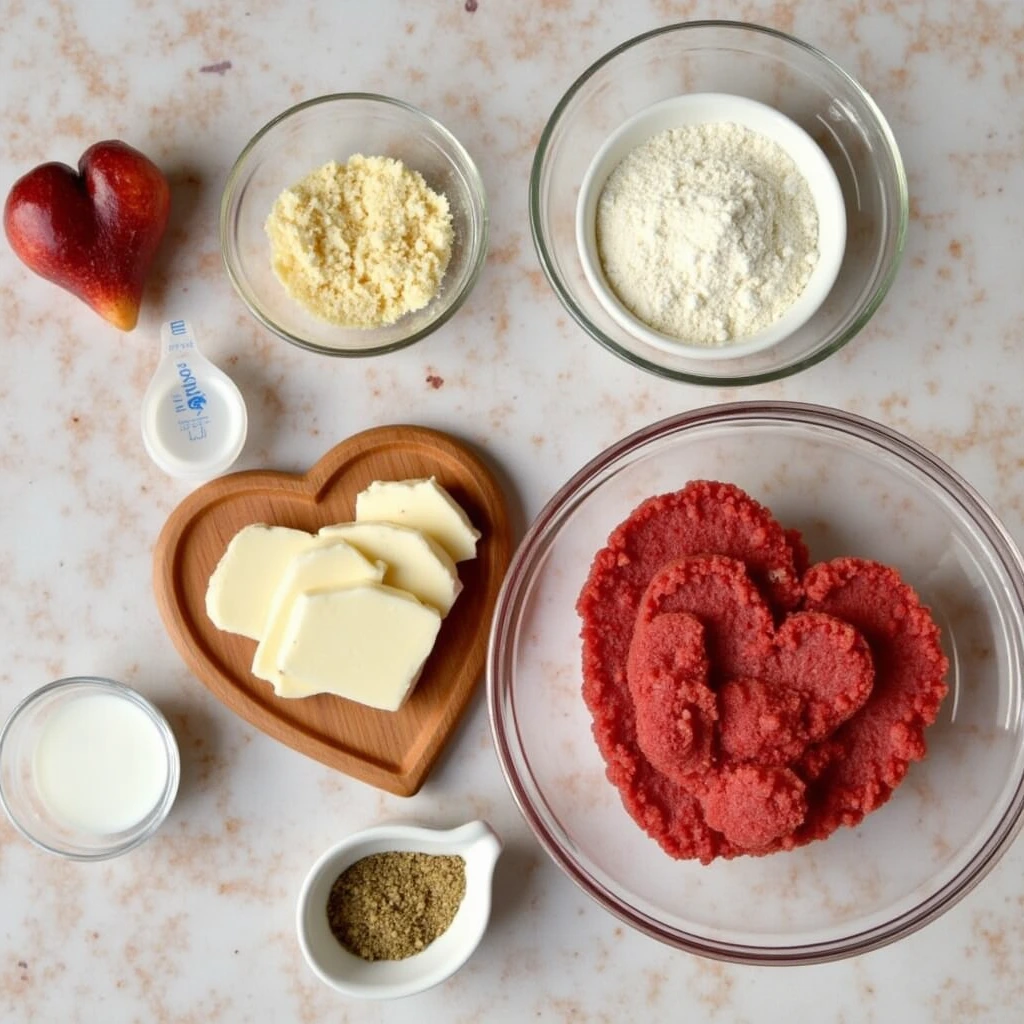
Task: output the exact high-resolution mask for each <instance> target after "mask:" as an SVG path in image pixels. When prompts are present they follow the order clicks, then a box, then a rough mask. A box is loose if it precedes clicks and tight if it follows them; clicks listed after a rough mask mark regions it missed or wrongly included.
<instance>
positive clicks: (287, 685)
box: [278, 583, 441, 711]
mask: <svg viewBox="0 0 1024 1024" xmlns="http://www.w3.org/2000/svg"><path fill="white" fill-rule="evenodd" d="M440 628H441V616H440V615H439V614H438V613H437V611H436V610H435V609H434V608H431V607H429V606H428V605H425V604H421V603H420V602H419V601H417V600H416V598H414V597H413V596H412V595H411V594H406V593H404V592H403V591H401V590H395V589H394V588H393V587H386V586H383V585H382V584H380V583H357V584H354V585H352V586H348V587H343V588H341V589H339V590H327V591H318V592H315V593H311V594H299V595H298V596H297V597H296V599H295V601H294V603H293V605H292V610H291V614H290V615H289V617H288V623H287V626H286V628H285V632H284V637H283V639H282V642H281V652H280V656H279V660H278V669H279V671H280V674H281V685H280V690H279V693H280V696H282V697H308V696H310V695H311V694H314V693H333V694H337V695H338V696H339V697H346V698H348V699H349V700H354V701H358V702H359V703H360V704H366V705H368V706H369V707H371V708H378V709H380V710H381V711H397V710H398V709H399V708H400V707H401V706H402V704H404V703H405V700H406V698H407V697H408V696H409V694H410V693H411V692H412V689H413V687H414V686H415V685H416V681H417V680H418V679H419V675H420V672H421V670H422V669H423V664H424V662H425V661H426V660H427V657H428V656H429V654H430V651H431V649H432V648H433V646H434V640H435V639H436V638H437V631H438V630H439V629H440Z"/></svg>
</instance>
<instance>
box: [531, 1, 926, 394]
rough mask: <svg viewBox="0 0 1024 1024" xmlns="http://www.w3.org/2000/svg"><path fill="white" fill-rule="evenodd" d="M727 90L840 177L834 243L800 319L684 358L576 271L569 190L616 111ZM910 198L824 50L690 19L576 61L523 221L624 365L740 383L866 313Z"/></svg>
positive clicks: (584, 319)
mask: <svg viewBox="0 0 1024 1024" xmlns="http://www.w3.org/2000/svg"><path fill="white" fill-rule="evenodd" d="M689 93H728V94H732V95H735V96H742V97H747V98H749V99H752V100H756V101H758V102H760V103H764V104H766V105H768V106H770V107H773V108H774V109H775V110H777V111H779V112H780V113H782V114H784V115H785V116H786V117H788V118H789V119H790V120H792V121H794V122H795V123H796V124H797V125H799V126H800V127H801V128H803V129H804V130H805V131H806V132H807V133H808V134H809V135H810V136H811V138H812V139H814V141H815V142H816V143H817V144H818V146H819V147H820V149H821V150H822V152H824V154H825V156H826V158H827V159H828V161H829V163H830V164H831V165H832V168H833V170H834V171H835V173H836V176H837V178H838V179H839V185H840V188H841V189H842V192H843V198H844V203H845V209H846V251H845V255H844V258H843V262H842V265H841V267H840V270H839V274H838V277H837V278H836V281H835V284H834V286H833V287H832V289H831V291H830V292H829V294H828V297H827V298H826V299H825V301H824V302H823V303H822V305H821V306H820V307H819V308H818V310H817V311H816V312H815V314H814V315H813V316H812V317H810V318H809V319H808V320H807V321H805V323H804V324H803V326H802V327H800V328H798V329H797V330H795V331H794V332H793V333H792V334H790V335H789V336H788V337H787V338H785V339H784V340H782V341H780V342H778V343H777V344H775V345H773V346H772V347H771V348H768V349H766V350H763V351H757V352H751V353H749V354H747V355H744V356H742V357H740V358H733V359H729V358H721V359H694V358H693V357H692V356H691V355H689V354H687V353H686V352H679V353H672V352H671V351H665V350H662V349H658V348H655V347H652V346H651V345H650V344H647V343H645V342H644V341H643V340H642V339H641V338H638V337H637V336H636V335H635V334H634V333H632V332H630V331H628V330H627V329H626V328H625V327H624V326H623V325H622V324H621V323H619V322H617V321H616V319H615V318H614V317H612V316H611V315H610V314H609V313H608V311H607V310H606V309H605V308H604V306H603V305H602V303H601V302H600V301H599V300H598V298H597V296H596V295H595V294H594V291H593V289H592V288H591V287H590V284H589V283H588V281H587V277H586V274H585V273H584V269H583V265H582V261H581V259H580V254H579V248H578V246H577V241H576V225H575V218H574V211H575V209H576V205H577V196H578V193H579V190H580V187H581V185H582V183H583V181H584V178H585V176H586V174H587V170H588V168H589V167H590V165H591V162H592V161H593V159H594V156H595V154H596V153H597V152H598V151H599V150H600V149H601V147H602V146H603V145H604V143H605V141H606V139H607V138H608V137H609V136H610V135H611V134H612V133H613V132H615V131H616V130H617V129H618V128H619V127H620V125H622V124H623V123H624V122H626V121H627V120H629V118H631V117H633V116H634V115H636V114H637V113H639V112H640V111H643V110H645V109H646V108H648V107H650V106H652V105H653V104H656V103H659V102H661V101H663V100H666V99H670V98H674V97H677V96H680V95H685V94H689ZM908 213H909V200H908V196H907V180H906V174H905V172H904V169H903V162H902V160H901V158H900V154H899V150H898V148H897V146H896V141H895V139H894V138H893V135H892V132H891V130H890V128H889V125H888V124H887V123H886V120H885V118H884V116H883V115H882V113H881V111H880V110H879V109H878V107H877V106H876V105H875V102H874V101H873V100H872V98H871V97H870V96H869V95H868V94H867V93H866V92H865V91H864V90H863V89H862V88H861V87H860V85H858V84H857V82H856V81H854V79H852V78H851V77H850V76H849V75H848V74H847V73H846V72H845V71H843V70H842V68H840V67H839V66H838V65H837V64H836V63H834V62H833V61H832V60H830V59H829V58H828V57H826V56H825V55H824V54H823V53H821V52H819V51H818V50H816V49H814V48H813V47H811V46H808V45H807V44H806V43H802V42H800V41H799V40H797V39H794V38H792V37H791V36H788V35H785V34H784V33H782V32H777V31H775V30H773V29H769V28H763V27H760V26H756V25H747V24H743V23H739V22H727V21H695V22H684V23H682V24H677V25H670V26H668V27H666V28H661V29H656V30H655V31H653V32H648V33H646V34H644V35H641V36H637V37H636V38H634V39H631V40H629V41H628V42H626V43H623V44H622V45H621V46H618V47H616V48H615V49H614V50H612V51H611V52H609V53H608V54H606V55H605V56H603V57H602V58H601V59H600V60H598V61H597V62H596V63H595V64H594V65H592V66H591V67H590V68H588V69H587V70H586V71H585V72H584V73H583V74H582V75H581V76H580V77H579V78H578V79H577V80H576V81H575V82H574V83H573V84H572V86H571V87H570V88H569V90H568V92H566V94H565V95H564V96H563V97H562V99H561V100H560V101H559V102H558V105H557V106H556V107H555V109H554V112H553V113H552V115H551V117H550V119H549V120H548V123H547V125H546V126H545V128H544V131H543V133H542V135H541V139H540V143H539V145H538V147H537V153H536V155H535V157H534V161H533V169H532V172H531V175H530V227H531V230H532V233H533V240H534V245H535V246H536V249H537V255H538V257H539V259H540V262H541V266H542V267H543V269H544V273H545V274H546V275H547V278H548V280H549V281H550V283H551V286H552V287H553V288H554V290H555V293H556V295H557V296H558V298H559V300H560V301H561V302H562V303H563V305H564V306H565V308H566V309H567V310H568V312H569V313H570V314H571V315H572V317H573V318H574V319H575V320H576V321H577V323H579V324H580V326H581V327H582V328H583V329H584V330H585V331H586V332H587V333H588V334H589V335H590V336H591V337H593V338H594V339H595V340H596V341H598V342H600V343H601V344H602V345H604V346H605V347H606V348H608V349H609V350H610V351H612V352H614V353H615V354H616V355H618V356H620V357H622V358H623V359H625V360H626V361H627V362H629V363H632V364H633V365H634V366H637V367H640V368H641V369H643V370H647V371H649V372H651V373H655V374H658V375H659V376H662V377H668V378H671V379H674V380H680V381H686V382H688V383H691V384H706V385H716V386H723V385H746V384H756V383H760V382H763V381H768V380H775V379H778V378H781V377H786V376H789V375H790V374H793V373H798V372H799V371H800V370H804V369H806V368H807V367H809V366H812V365H814V364H815V363H817V362H819V361H820V360H822V359H824V358H826V357H827V356H829V355H831V354H832V353H833V352H835V351H837V350H838V349H839V348H841V347H842V346H843V345H845V344H846V343H847V342H848V341H849V340H850V339H851V338H853V337H854V335H856V334H857V332H858V331H860V329H861V328H862V327H863V326H864V325H865V324H866V323H867V322H868V320H869V319H870V318H871V316H872V315H873V314H874V312H875V310H876V309H878V307H879V305H880V304H881V302H882V300H883V298H884V297H885V295H886V293H887V292H888V290H889V287H890V285H891V284H892V282H893V280H894V278H895V276H896V271H897V269H898V267H899V263H900V259H901V257H902V254H903V246H904V240H905V237H906V231H907V220H908Z"/></svg>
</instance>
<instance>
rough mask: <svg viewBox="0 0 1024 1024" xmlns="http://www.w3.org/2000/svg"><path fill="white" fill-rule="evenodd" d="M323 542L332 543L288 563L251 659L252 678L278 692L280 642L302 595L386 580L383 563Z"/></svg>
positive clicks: (347, 547)
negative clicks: (295, 605)
mask: <svg viewBox="0 0 1024 1024" xmlns="http://www.w3.org/2000/svg"><path fill="white" fill-rule="evenodd" d="M321 540H323V541H326V540H331V541H333V543H325V544H324V546H322V547H314V548H310V549H309V550H307V551H303V552H301V553H300V554H298V555H296V556H295V557H294V558H292V560H291V562H289V563H288V566H287V568H286V569H285V570H284V573H283V574H282V576H281V580H280V582H279V583H278V585H277V590H275V591H274V596H273V598H272V599H271V602H270V613H269V615H268V616H267V625H266V629H265V630H264V633H263V639H262V640H260V642H259V646H257V648H256V654H255V656H254V657H253V660H252V673H253V675H254V676H258V677H259V678H260V679H265V680H266V681H267V682H268V683H273V684H274V689H275V690H280V688H281V677H280V674H279V673H278V671H277V660H278V656H279V654H280V651H281V641H282V639H283V638H284V632H285V628H286V627H287V625H288V618H289V616H290V615H291V610H292V606H293V605H294V604H295V599H296V598H297V597H298V596H299V594H302V593H309V592H313V591H317V590H333V589H336V588H338V587H344V586H347V585H348V584H350V583H380V582H381V580H383V579H384V569H385V566H384V563H383V562H371V561H370V560H369V559H367V558H364V557H363V556H362V555H361V554H360V553H359V552H358V551H356V549H355V548H354V547H352V546H351V545H350V544H346V543H345V542H344V541H343V540H341V539H340V538H337V539H335V538H321Z"/></svg>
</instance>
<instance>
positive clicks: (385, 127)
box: [220, 93, 488, 356]
mask: <svg viewBox="0 0 1024 1024" xmlns="http://www.w3.org/2000/svg"><path fill="white" fill-rule="evenodd" d="M487 232H488V213H487V198H486V194H485V192H484V186H483V181H482V180H481V178H480V173H479V171H478V170H477V168H476V165H475V164H474V162H473V159H472V157H471V156H470V155H469V153H468V152H467V151H466V150H465V149H464V148H463V146H462V145H461V144H460V143H459V141H458V140H457V139H456V138H455V137H454V136H453V135H452V134H451V132H449V131H448V130H447V129H446V128H445V127H444V126H443V125H441V124H440V123H439V122H438V121H436V120H434V119H433V118H432V117H430V116H429V115H427V114H425V113H423V112H422V111H420V110H417V109H416V108H415V107H413V106H410V105H409V104H407V103H403V102H401V101H400V100H395V99H390V98H388V97H386V96H377V95H372V94H368V93H338V94H334V95H330V96H321V97H319V98H317V99H312V100H308V101H306V102H304V103H300V104H298V105H297V106H294V107H291V108H289V109H288V110H286V111H284V113H282V114H280V115H278V116H277V117H276V118H274V119H273V120H272V121H270V122H269V123H268V124H266V125H265V126H264V127H263V128H261V129H260V130H259V131H258V132H257V133H256V135H255V136H254V137H253V138H252V140H251V141H250V142H249V144H248V145H247V146H246V147H245V149H244V150H242V153H241V155H240V156H239V157H238V159H237V161H236V162H235V165H234V167H233V168H232V170H231V173H230V174H229V176H228V180H227V184H226V186H225V188H224V195H223V198H222V200H221V213H220V237H221V250H222V252H223V256H224V263H225V266H226V268H227V271H228V276H229V277H230V279H231V282H232V284H233V285H234V287H235V289H236V291H237V292H238V294H239V295H240V296H241V298H242V301H243V302H244V303H245V304H246V306H247V307H248V308H249V311H250V312H251V313H252V315H253V316H254V317H256V319H257V320H259V321H260V322H261V323H262V324H263V325H264V326H266V327H268V328H269V329H270V330H271V331H273V332H274V333H275V334H277V335H279V336H280V337H282V338H284V339H285V340H286V341H290V342H292V344H294V345H298V346H300V347H301V348H305V349H309V350H310V351H313V352H320V353H323V354H325V355H335V356H370V355H380V354H383V353H385V352H392V351H394V350H396V349H399V348H402V347H404V346H406V345H411V344H412V343H413V342H415V341H418V340H419V339H421V338H423V337H425V336H426V335H427V334H429V333H430V332H431V331H433V330H436V329H437V328H438V327H440V326H441V325H442V324H443V323H445V322H446V321H447V320H448V319H449V318H450V317H451V316H452V315H453V314H454V313H455V312H456V311H457V310H458V309H459V307H460V306H461V305H462V303H463V302H465V300H466V298H467V297H468V296H469V293H470V291H471V290H472V288H473V285H474V284H475V283H476V280H477V278H478V276H479V274H480V270H481V268H482V266H483V262H484V258H485V256H486V254H487Z"/></svg>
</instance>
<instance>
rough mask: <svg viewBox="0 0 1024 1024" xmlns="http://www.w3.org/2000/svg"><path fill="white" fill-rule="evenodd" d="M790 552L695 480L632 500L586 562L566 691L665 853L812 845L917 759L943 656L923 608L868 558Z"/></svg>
mask: <svg viewBox="0 0 1024 1024" xmlns="http://www.w3.org/2000/svg"><path fill="white" fill-rule="evenodd" d="M808 563H809V555H808V552H807V549H806V547H805V545H804V544H803V541H802V540H801V538H800V535H799V533H797V532H796V531H792V530H783V529H782V527H780V526H779V525H778V523H776V522H775V520H774V519H772V518H771V515H770V513H768V511H767V510H766V509H764V508H763V506H760V505H758V504H757V503H756V502H754V501H753V500H752V499H750V498H749V497H748V496H746V495H744V494H743V492H742V491H739V490H738V488H735V487H732V486H731V485H727V484H716V483H709V482H706V481H699V482H697V483H694V484H690V485H688V486H687V487H686V488H684V489H683V490H682V491H680V492H678V493H676V494H674V495H661V496H659V497H656V498H652V499H650V500H649V501H646V502H644V503H643V504H641V505H640V506H639V507H638V508H637V510H636V511H635V512H634V513H633V514H632V515H631V516H630V517H629V519H627V520H626V521H625V522H624V523H622V524H621V525H620V526H619V527H617V528H616V529H615V530H614V531H613V533H612V534H611V536H610V538H609V542H608V545H607V546H606V547H604V548H602V549H601V551H599V552H598V553H597V555H596V557H595V558H594V562H593V564H592V566H591V571H590V575H589V577H588V579H587V582H586V584H585V586H584V587H583V590H582V591H581V593H580V596H579V599H578V601H577V610H578V612H579V614H580V617H581V619H582V630H581V637H582V640H583V696H584V699H585V701H586V703H587V706H588V708H589V709H590V712H591V715H592V718H593V733H594V737H595V740H596V741H597V744H598V747H599V749H600V751H601V754H602V755H603V757H604V759H605V763H606V765H607V775H608V778H609V780H610V781H611V782H612V783H613V784H614V785H615V786H616V788H617V789H618V790H619V793H620V795H621V798H622V801H623V804H624V806H625V808H626V810H627V811H628V812H629V813H630V815H631V816H632V817H633V818H634V819H635V820H636V821H637V823H638V824H640V826H641V827H642V828H643V829H644V830H645V831H646V832H648V834H650V835H651V836H652V837H653V838H654V839H656V840H657V841H658V843H660V845H661V846H662V847H663V849H665V851H666V852H667V853H669V854H670V855H671V856H673V857H680V858H697V859H699V860H701V861H702V862H704V863H707V862H709V861H711V860H713V859H714V858H716V857H734V856H737V855H740V854H757V855H760V854H765V853H771V852H774V851H778V850H785V849H792V848H793V847H795V846H799V845H802V844H804V843H808V842H811V841H812V840H815V839H823V838H825V837H826V836H828V835H830V834H831V833H832V832H833V831H834V830H835V829H836V828H838V827H839V826H840V825H853V824H857V823H858V822H859V821H860V820H861V819H862V818H863V817H864V815H865V814H866V813H867V812H868V811H870V810H873V809H874V808H876V807H878V806H879V805H880V804H882V803H884V802H885V801H886V800H887V799H888V798H889V796H890V795H891V793H892V791H893V788H894V787H895V786H896V785H898V783H899V782H900V781H901V780H902V778H903V777H904V775H905V774H906V771H907V766H908V763H909V762H910V761H912V760H914V759H917V758H920V757H922V756H923V755H924V751H925V745H924V735H923V733H924V729H925V728H926V727H927V725H928V724H930V723H931V722H932V721H934V719H935V717H936V715H937V713H938V709H939V705H940V703H941V701H942V698H943V696H944V694H945V692H946V688H945V684H944V682H943V679H944V676H945V673H946V670H947V667H948V666H947V662H946V659H945V657H944V656H943V654H942V649H941V646H940V642H939V631H938V627H937V626H936V625H935V623H934V621H933V620H932V618H931V615H930V613H929V611H928V609H927V608H925V607H924V606H923V605H922V604H921V603H920V601H919V599H918V597H917V595H916V594H915V593H914V591H913V590H912V589H911V588H910V587H909V586H907V585H906V584H905V583H904V582H903V581H902V580H901V579H900V577H899V574H898V573H897V572H896V571H895V570H893V569H890V568H888V567H886V566H883V565H880V564H878V563H875V562H868V561H864V560H858V559H839V560H837V561H835V562H830V563H826V564H824V565H815V566H810V567H808ZM805 591H806V599H804V592H805Z"/></svg>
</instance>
